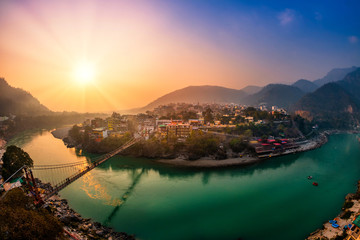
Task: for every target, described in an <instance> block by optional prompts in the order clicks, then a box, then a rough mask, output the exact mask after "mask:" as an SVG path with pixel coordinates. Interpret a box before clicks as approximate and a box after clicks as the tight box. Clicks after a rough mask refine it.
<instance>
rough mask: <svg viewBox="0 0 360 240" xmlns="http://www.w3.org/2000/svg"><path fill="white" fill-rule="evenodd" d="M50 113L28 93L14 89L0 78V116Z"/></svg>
mask: <svg viewBox="0 0 360 240" xmlns="http://www.w3.org/2000/svg"><path fill="white" fill-rule="evenodd" d="M50 112H51V111H50V110H49V109H48V108H47V107H45V106H44V105H42V104H41V103H40V102H39V100H37V99H36V98H34V97H33V96H32V95H31V94H30V93H28V92H26V91H24V90H22V89H20V88H14V87H12V86H10V85H9V84H8V83H7V82H6V81H5V79H3V78H0V115H9V114H15V115H19V114H21V115H42V114H48V113H50Z"/></svg>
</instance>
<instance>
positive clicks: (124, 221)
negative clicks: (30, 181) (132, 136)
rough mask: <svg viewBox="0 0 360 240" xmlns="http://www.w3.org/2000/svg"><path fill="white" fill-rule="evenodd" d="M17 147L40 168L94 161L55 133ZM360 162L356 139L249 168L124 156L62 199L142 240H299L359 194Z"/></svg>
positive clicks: (33, 136) (27, 138) (340, 138)
mask: <svg viewBox="0 0 360 240" xmlns="http://www.w3.org/2000/svg"><path fill="white" fill-rule="evenodd" d="M9 144H16V145H18V146H20V147H22V148H24V150H25V151H27V152H28V153H29V154H30V156H31V157H32V158H33V160H34V164H35V165H39V164H58V163H68V162H77V161H80V160H86V159H87V160H88V161H91V157H93V156H90V155H87V156H83V155H81V154H80V153H79V152H76V151H75V150H74V149H68V148H66V147H65V146H64V145H63V143H62V141H61V140H59V139H55V138H54V137H53V136H52V135H51V133H50V132H48V131H41V132H28V133H23V134H21V135H19V136H17V137H16V138H14V139H13V140H12V141H10V143H9ZM359 162H360V145H359V143H358V141H357V139H356V135H350V134H339V135H332V136H331V137H330V138H329V142H328V143H327V144H325V145H324V146H322V147H321V148H319V149H316V150H313V151H309V152H305V153H301V154H296V155H288V156H284V157H279V158H274V159H270V160H267V161H265V162H263V163H259V164H257V165H254V166H250V167H246V168H241V167H234V168H227V169H217V170H189V169H178V168H174V167H168V166H163V165H160V164H157V163H155V162H153V161H151V160H147V159H138V158H130V157H120V156H116V157H113V158H111V159H109V160H108V161H107V162H106V163H104V164H103V165H101V166H99V167H97V168H95V169H94V170H92V171H91V172H89V173H87V174H86V175H85V176H83V177H81V178H80V179H78V180H77V181H75V182H74V183H72V184H71V185H69V186H68V187H66V188H65V189H64V190H62V191H61V192H60V195H61V197H63V198H66V199H68V201H69V205H70V206H71V207H72V208H73V209H75V210H76V211H78V212H79V213H80V214H81V215H82V216H83V217H85V218H92V219H94V220H95V221H98V222H101V223H103V224H106V225H108V226H111V227H113V228H114V229H116V230H117V231H124V232H127V233H129V234H135V235H136V237H137V238H139V239H149V240H162V239H164V240H165V239H166V240H167V239H172V240H176V239H179V240H180V239H181V240H182V239H243V240H257V239H277V240H293V239H294V240H297V239H304V238H305V237H306V236H307V235H308V234H309V233H311V232H312V231H314V230H316V229H317V228H319V227H321V225H322V223H323V222H324V221H327V220H329V219H332V218H333V217H334V216H336V215H337V214H338V213H339V212H340V209H341V207H342V204H343V202H344V197H345V195H346V194H347V193H349V192H354V191H355V190H356V182H357V180H359V179H360V164H359ZM52 174H53V173H52ZM309 175H312V176H313V180H308V179H307V176H309ZM312 181H316V182H318V183H319V186H318V187H315V186H313V185H312Z"/></svg>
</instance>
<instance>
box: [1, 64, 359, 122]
mask: <svg viewBox="0 0 360 240" xmlns="http://www.w3.org/2000/svg"><path fill="white" fill-rule="evenodd" d="M359 69H360V68H356V67H351V68H342V69H340V68H339V69H333V70H331V71H330V72H329V73H328V74H327V75H326V76H325V77H323V78H321V79H318V80H315V81H313V82H312V81H309V80H305V79H300V80H298V81H296V82H295V83H294V84H292V85H285V84H269V85H267V86H265V87H258V86H248V87H245V88H243V89H241V90H237V89H231V88H225V87H219V86H189V87H186V88H182V89H179V90H176V91H173V92H170V93H168V94H166V95H164V96H162V97H160V98H158V99H156V100H155V101H153V102H151V103H149V104H148V105H146V106H145V107H143V108H139V109H134V111H133V113H135V112H145V111H147V110H152V109H153V108H155V107H157V106H159V105H165V104H169V103H177V102H183V103H221V104H227V103H236V104H245V105H253V106H257V105H259V104H265V105H267V106H269V107H270V106H274V105H275V106H278V107H285V108H287V109H289V110H291V111H296V110H303V111H308V112H310V113H311V114H312V115H314V116H320V115H321V114H319V113H320V112H321V113H324V114H325V112H326V114H330V113H332V114H333V115H334V114H335V113H336V114H341V113H349V114H352V113H357V112H358V111H360V110H359V109H360V107H359V106H360V70H359ZM335 79H337V80H335ZM316 83H317V84H324V85H321V86H319V85H317V84H316ZM10 113H11V114H15V115H19V114H20V115H43V114H49V113H52V112H51V111H50V110H49V109H48V108H47V107H45V106H44V105H42V104H41V103H40V102H39V101H38V100H37V99H36V98H34V97H33V96H32V95H31V94H30V93H28V92H26V91H24V90H22V89H19V88H14V87H11V86H10V85H9V84H8V83H7V82H6V81H5V80H4V79H2V78H0V114H1V115H8V114H10ZM326 114H325V115H326ZM325 115H322V117H325Z"/></svg>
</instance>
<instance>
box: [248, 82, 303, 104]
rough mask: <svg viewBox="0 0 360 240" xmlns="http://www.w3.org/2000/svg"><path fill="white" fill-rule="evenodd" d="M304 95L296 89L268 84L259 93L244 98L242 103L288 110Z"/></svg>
mask: <svg viewBox="0 0 360 240" xmlns="http://www.w3.org/2000/svg"><path fill="white" fill-rule="evenodd" d="M304 95H305V93H304V92H303V91H301V90H300V89H299V88H297V87H293V86H288V85H284V84H269V85H267V86H265V87H264V88H263V89H262V90H261V91H260V92H258V93H255V94H252V95H250V96H247V97H245V98H244V100H243V102H244V103H245V104H248V105H258V104H260V103H265V104H266V105H267V106H278V107H286V108H288V107H289V106H291V105H292V104H294V103H296V102H297V101H298V100H299V99H300V98H301V97H302V96H304Z"/></svg>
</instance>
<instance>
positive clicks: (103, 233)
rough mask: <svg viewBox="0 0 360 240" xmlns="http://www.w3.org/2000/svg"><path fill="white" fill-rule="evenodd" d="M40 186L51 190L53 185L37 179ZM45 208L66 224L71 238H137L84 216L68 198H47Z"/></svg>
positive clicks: (105, 239) (115, 239) (119, 239)
mask: <svg viewBox="0 0 360 240" xmlns="http://www.w3.org/2000/svg"><path fill="white" fill-rule="evenodd" d="M36 182H37V184H38V187H39V188H41V189H43V190H44V191H45V192H48V191H51V190H52V186H51V185H50V184H48V183H42V182H41V181H39V180H38V179H36ZM43 207H44V208H46V209H48V210H49V211H51V212H52V213H53V214H54V216H55V217H57V218H58V219H59V221H61V222H62V223H63V224H64V232H65V233H66V234H67V236H68V237H69V238H70V239H81V240H86V239H98V240H135V237H134V236H132V235H129V234H127V233H124V232H116V231H114V230H113V229H112V228H109V227H106V226H103V225H102V224H101V223H98V222H94V221H92V220H91V219H89V218H82V217H81V215H80V214H78V213H77V212H75V211H74V210H73V209H71V208H70V207H69V205H68V202H67V200H66V199H61V198H60V197H59V196H58V195H54V196H52V197H51V198H49V199H48V200H46V202H45V204H44V205H43Z"/></svg>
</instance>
